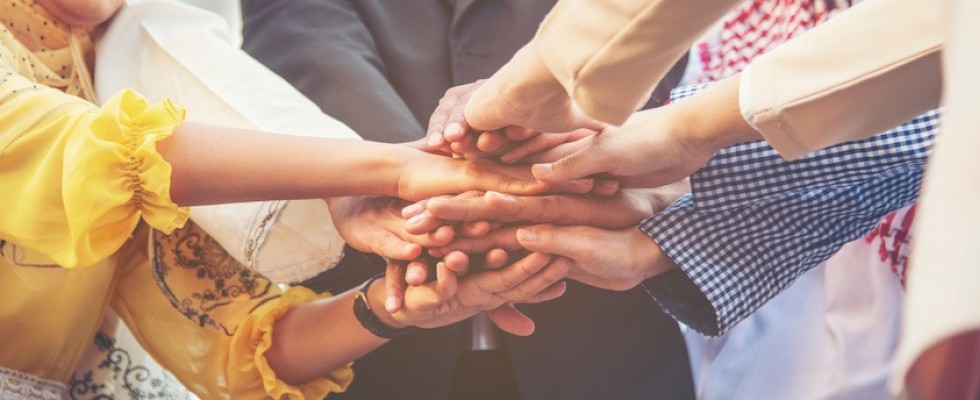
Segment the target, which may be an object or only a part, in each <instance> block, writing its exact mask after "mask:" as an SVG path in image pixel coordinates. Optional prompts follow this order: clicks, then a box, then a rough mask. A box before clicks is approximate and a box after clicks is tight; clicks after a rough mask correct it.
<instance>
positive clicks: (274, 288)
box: [110, 221, 354, 400]
mask: <svg viewBox="0 0 980 400" xmlns="http://www.w3.org/2000/svg"><path fill="white" fill-rule="evenodd" d="M147 231H149V229H148V228H146V227H145V226H142V227H140V228H138V230H137V231H136V236H135V237H134V240H132V241H130V242H129V243H127V244H126V245H125V246H124V247H123V249H122V250H121V251H120V252H119V256H118V257H117V259H119V260H120V265H119V266H118V270H119V271H121V279H120V280H119V282H118V283H117V284H116V286H115V287H116V289H115V290H116V295H114V296H113V299H112V301H111V304H110V306H111V307H112V309H113V310H115V312H116V314H117V315H119V317H120V318H122V320H123V321H125V323H126V325H127V326H128V327H129V328H130V330H131V331H132V332H133V335H134V336H135V337H136V339H137V340H138V341H139V342H140V344H141V345H142V346H143V348H144V349H146V351H147V352H149V354H151V355H152V356H153V358H154V359H155V360H156V361H157V362H159V363H160V365H162V366H163V367H164V368H166V369H167V370H168V371H170V372H171V373H172V374H173V375H174V376H175V377H176V378H177V379H178V380H180V382H181V383H183V384H184V386H185V387H187V388H188V389H190V390H191V391H193V392H194V393H195V394H197V396H198V397H200V398H202V399H215V400H225V399H230V400H243V399H244V400H248V399H269V398H275V399H291V400H297V399H304V400H320V399H323V398H324V397H325V396H327V395H328V394H329V393H332V392H342V391H344V390H346V389H347V387H348V386H349V385H350V383H351V381H352V379H353V377H354V372H353V370H352V369H351V366H350V365H345V366H343V367H340V368H337V369H334V370H333V371H331V372H329V373H327V374H324V375H323V376H322V377H319V378H316V379H312V380H309V381H307V382H305V383H303V384H299V385H290V384H288V383H286V382H284V381H282V380H281V379H279V378H278V376H277V375H276V373H275V371H274V370H273V369H272V368H271V367H270V365H269V363H268V361H267V360H266V354H267V353H268V351H269V349H270V346H271V345H272V337H273V335H274V332H275V325H276V322H277V321H278V320H279V318H281V317H282V316H283V315H286V313H287V312H289V310H291V309H293V308H294V307H297V306H300V305H302V304H305V303H308V302H311V301H315V300H317V299H319V298H323V297H328V296H329V294H323V295H317V294H315V293H313V292H312V291H310V290H309V289H306V288H302V287H296V288H290V289H286V290H282V288H281V287H280V286H279V285H277V284H275V283H273V282H271V281H269V280H268V279H265V278H264V277H262V276H261V275H258V274H256V273H255V272H253V271H251V270H249V269H247V268H246V267H245V266H243V265H242V264H241V263H239V262H238V261H236V260H235V259H234V258H232V257H231V256H230V255H229V254H228V253H227V252H225V251H224V250H223V249H222V248H221V245H220V244H218V243H217V242H216V241H215V240H214V239H212V238H210V237H209V236H207V234H206V233H204V231H203V230H201V229H200V227H198V226H196V225H194V223H193V222H192V221H191V222H188V223H187V226H185V227H184V228H182V229H178V230H176V231H174V232H173V233H172V234H170V235H164V234H163V233H161V232H159V231H153V232H151V234H150V236H151V237H152V243H150V244H149V245H147V243H146V240H145V239H146V236H147V233H148V232H147ZM147 250H149V253H150V260H151V261H150V265H146V258H145V253H146V251H147ZM140 251H142V252H143V254H144V257H142V258H141V257H138V256H137V252H140ZM130 252H131V253H130ZM340 341H341V340H340V339H339V338H338V342H340Z"/></svg>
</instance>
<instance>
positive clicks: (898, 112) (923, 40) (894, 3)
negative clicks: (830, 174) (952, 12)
mask: <svg viewBox="0 0 980 400" xmlns="http://www.w3.org/2000/svg"><path fill="white" fill-rule="evenodd" d="M942 46H943V24H942V4H941V2H940V1H938V0H867V1H864V2H862V3H860V4H858V5H856V6H854V7H853V8H851V9H849V10H848V11H846V12H844V13H842V14H841V15H839V16H838V17H837V18H834V19H832V20H830V21H828V22H827V23H825V24H822V25H820V26H818V27H816V28H814V29H812V30H810V31H809V32H807V33H805V34H803V35H801V36H800V37H798V38H796V39H793V40H792V41H790V42H787V43H786V44H784V45H782V46H780V47H779V48H777V49H775V50H773V51H771V52H769V53H768V54H766V55H764V56H762V57H759V58H758V59H756V60H755V61H754V62H753V63H752V64H751V65H750V66H749V67H748V68H747V69H746V70H745V71H743V72H742V77H741V82H740V89H739V90H740V92H739V97H740V99H739V105H740V108H741V109H742V115H743V116H745V119H746V120H747V121H748V122H749V123H750V124H751V125H752V126H754V127H755V128H756V129H757V130H758V131H759V132H761V133H762V135H763V136H764V137H765V138H766V140H767V141H768V142H769V143H770V144H771V145H772V146H773V147H774V148H775V149H776V150H777V151H778V152H779V153H780V154H781V155H782V156H783V157H785V158H787V159H793V158H796V157H799V156H801V155H803V154H806V153H809V152H811V151H815V150H819V149H821V148H824V147H827V146H831V145H834V144H838V143H842V142H846V141H849V140H854V139H859V138H863V137H866V136H870V135H873V134H876V133H879V132H883V131H885V130H888V129H890V128H893V127H895V126H897V125H899V124H901V123H903V122H906V121H908V120H910V119H912V118H913V117H915V116H916V115H918V114H921V113H923V112H925V111H927V110H929V109H931V108H935V107H936V106H937V105H938V104H939V97H940V89H941V72H940V50H941V49H942Z"/></svg>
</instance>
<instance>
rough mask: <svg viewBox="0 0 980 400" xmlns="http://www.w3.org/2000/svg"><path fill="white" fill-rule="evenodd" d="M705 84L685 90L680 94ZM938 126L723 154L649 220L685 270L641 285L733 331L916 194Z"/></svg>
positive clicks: (687, 320)
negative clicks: (809, 147)
mask: <svg viewBox="0 0 980 400" xmlns="http://www.w3.org/2000/svg"><path fill="white" fill-rule="evenodd" d="M703 87H704V86H698V87H685V88H679V89H677V90H675V92H674V93H673V94H672V98H674V99H675V100H676V99H679V98H683V97H685V96H688V95H690V94H693V93H694V92H697V91H698V90H700V89H702V88H703ZM938 123H939V111H938V110H936V111H931V112H929V113H926V114H924V115H922V116H920V117H918V118H916V119H914V120H912V121H910V122H908V123H906V124H904V125H902V126H900V127H898V128H895V129H893V130H890V131H887V132H885V133H882V134H879V135H877V136H874V137H871V138H868V139H864V140H860V141H855V142H849V143H844V144H841V145H837V146H834V147H830V148H827V149H824V150H821V151H818V152H815V153H812V154H810V155H807V156H805V157H802V158H800V159H797V160H794V161H786V160H784V159H783V158H782V157H781V156H779V154H778V153H776V151H775V150H773V148H772V147H770V146H769V145H768V144H766V142H763V141H759V142H751V143H744V144H739V145H735V146H732V147H729V148H726V149H724V150H721V151H720V152H718V153H717V154H715V156H714V157H713V158H712V159H711V161H709V162H708V163H707V164H706V165H705V166H704V167H703V168H701V169H700V170H699V171H698V172H697V173H695V174H694V175H692V176H691V193H688V194H686V195H684V196H683V197H681V198H680V199H678V200H677V201H676V202H674V204H672V205H671V206H670V207H669V208H667V209H666V210H664V211H662V212H660V213H658V214H656V215H654V216H652V217H650V218H647V219H646V220H644V221H643V222H641V223H640V225H639V228H640V229H641V230H642V231H644V232H645V233H647V234H648V235H649V236H650V237H651V238H653V240H655V241H656V242H657V244H659V245H660V247H661V248H662V249H663V250H664V252H665V253H666V254H667V255H668V256H670V258H671V259H672V260H673V261H674V262H675V263H676V264H677V266H678V267H679V268H676V269H673V270H671V271H669V272H667V273H664V274H661V275H659V276H657V277H654V278H652V279H649V280H647V281H646V282H644V284H643V286H644V287H645V288H646V289H647V291H648V292H649V293H650V295H651V296H652V297H653V298H654V299H655V300H656V301H657V302H658V303H659V304H660V305H661V307H663V308H664V310H665V311H666V312H667V313H668V314H670V315H672V316H673V317H674V318H676V319H677V320H678V321H680V322H683V323H684V324H685V325H687V326H689V327H691V328H693V329H694V330H696V331H698V332H700V333H701V334H704V335H711V336H715V335H720V334H723V333H725V331H727V330H728V329H730V328H731V327H732V326H734V325H735V324H737V323H738V322H739V321H741V320H742V319H744V318H745V317H746V316H748V315H749V314H752V313H753V312H754V311H755V310H756V309H758V308H759V307H761V306H762V305H763V304H765V303H766V302H767V301H769V299H771V298H773V297H774V296H775V295H777V294H778V293H779V292H781V291H782V290H783V289H785V288H786V287H788V286H789V285H790V284H792V283H793V281H794V280H796V278H797V277H799V276H800V275H801V274H803V273H804V272H806V271H808V270H810V269H811V268H813V267H816V266H817V265H818V264H820V263H821V262H823V261H825V260H827V259H828V258H830V257H831V256H832V255H834V253H836V252H837V250H838V249H840V247H841V246H843V245H844V244H845V243H847V242H850V241H852V240H855V239H857V238H860V237H861V236H863V235H864V234H866V233H867V232H868V231H870V230H871V229H872V228H873V227H874V226H875V224H876V223H877V222H878V221H879V220H880V219H881V218H882V217H883V216H885V215H886V214H888V213H889V212H891V211H894V210H897V209H899V208H902V207H904V206H906V205H908V204H911V203H912V202H913V201H915V199H916V197H917V196H918V193H919V187H920V184H921V181H922V170H923V167H924V165H925V162H926V159H927V157H928V154H929V152H930V150H931V149H932V145H933V140H934V135H935V134H936V131H937V127H938Z"/></svg>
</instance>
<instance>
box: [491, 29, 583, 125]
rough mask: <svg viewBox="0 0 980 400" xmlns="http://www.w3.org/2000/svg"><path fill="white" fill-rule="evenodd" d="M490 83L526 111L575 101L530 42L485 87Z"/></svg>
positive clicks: (504, 97)
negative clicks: (570, 97)
mask: <svg viewBox="0 0 980 400" xmlns="http://www.w3.org/2000/svg"><path fill="white" fill-rule="evenodd" d="M487 84H490V85H499V86H498V90H497V93H498V94H499V95H500V96H501V98H502V99H504V100H506V101H507V103H508V104H509V105H510V106H512V107H515V108H518V109H520V110H524V111H531V110H537V109H539V108H541V107H546V106H548V105H551V104H555V103H556V102H567V101H571V100H570V99H569V96H568V92H567V91H566V90H565V87H564V86H562V84H561V82H559V81H558V79H557V78H555V76H554V74H552V73H551V70H550V69H548V66H547V65H545V63H544V61H543V60H542V59H541V56H540V55H539V54H538V52H537V51H536V50H535V49H534V46H533V45H530V44H529V45H527V46H524V47H523V48H521V49H520V50H519V51H518V52H517V54H515V55H514V58H513V59H512V60H511V61H510V62H508V63H507V64H505V65H504V66H503V67H502V68H501V69H500V71H499V72H497V73H496V74H494V76H493V77H491V78H490V80H488V81H487V83H485V84H484V86H488V85H487ZM517 99H520V103H519V104H518V101H517Z"/></svg>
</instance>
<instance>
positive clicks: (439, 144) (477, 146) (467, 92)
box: [413, 80, 598, 163]
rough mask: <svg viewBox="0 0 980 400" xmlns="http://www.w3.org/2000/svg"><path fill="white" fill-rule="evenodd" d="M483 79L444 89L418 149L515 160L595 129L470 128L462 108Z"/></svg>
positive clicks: (587, 134)
mask: <svg viewBox="0 0 980 400" xmlns="http://www.w3.org/2000/svg"><path fill="white" fill-rule="evenodd" d="M483 82H484V80H479V81H476V82H473V83H469V84H465V85H460V86H455V87H452V88H449V90H447V91H446V93H445V94H444V95H443V97H442V98H441V99H440V100H439V104H438V105H437V106H436V109H435V111H433V113H432V116H431V117H429V125H428V128H427V129H426V138H425V139H424V144H423V147H422V149H424V150H426V151H429V152H441V153H444V154H453V155H456V156H461V157H464V158H497V159H499V160H501V161H503V162H506V163H516V162H520V161H521V160H523V159H524V158H526V157H528V156H529V155H532V154H535V153H538V152H541V151H544V150H547V149H550V148H552V147H554V146H557V145H559V144H562V143H567V142H572V141H575V140H578V139H581V138H583V137H585V136H589V135H593V134H595V132H596V131H595V130H591V129H577V130H573V131H571V132H564V133H542V132H540V131H536V130H533V129H527V128H523V127H519V126H514V125H511V126H506V127H503V128H501V129H497V130H493V131H485V132H480V131H473V130H471V129H470V125H469V123H468V122H467V121H466V118H465V117H464V110H465V107H466V103H467V101H468V100H469V98H470V96H471V95H472V94H473V92H474V91H476V89H478V88H479V87H480V86H481V85H482V84H483ZM597 126H598V125H597ZM413 143H415V142H413Z"/></svg>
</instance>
